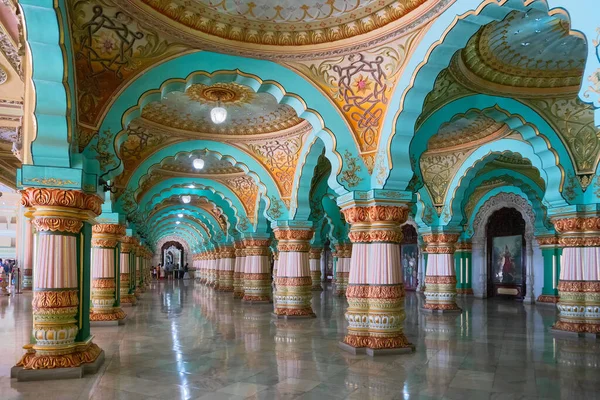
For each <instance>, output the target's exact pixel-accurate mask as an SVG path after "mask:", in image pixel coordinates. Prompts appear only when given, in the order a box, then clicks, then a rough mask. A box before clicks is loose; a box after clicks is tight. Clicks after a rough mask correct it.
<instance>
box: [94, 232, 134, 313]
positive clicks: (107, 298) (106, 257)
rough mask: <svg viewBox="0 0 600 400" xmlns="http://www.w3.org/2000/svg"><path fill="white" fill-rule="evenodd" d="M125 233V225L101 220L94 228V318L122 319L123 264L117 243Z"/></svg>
mask: <svg viewBox="0 0 600 400" xmlns="http://www.w3.org/2000/svg"><path fill="white" fill-rule="evenodd" d="M123 236H125V226H124V225H118V224H98V225H94V227H93V228H92V256H91V259H92V309H91V310H90V321H120V320H123V319H125V317H126V315H125V313H124V312H123V310H121V303H120V301H119V300H120V292H119V291H117V288H118V287H119V285H120V282H118V281H117V280H120V266H119V264H118V263H117V260H119V259H120V258H119V257H117V252H118V249H117V244H118V243H119V240H120V239H121V238H122V237H123Z"/></svg>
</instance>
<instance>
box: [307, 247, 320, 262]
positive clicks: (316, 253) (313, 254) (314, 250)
mask: <svg viewBox="0 0 600 400" xmlns="http://www.w3.org/2000/svg"><path fill="white" fill-rule="evenodd" d="M322 252H323V248H322V247H311V248H310V251H309V253H308V258H309V259H311V260H320V259H321V253H322Z"/></svg>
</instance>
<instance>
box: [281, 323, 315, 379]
mask: <svg viewBox="0 0 600 400" xmlns="http://www.w3.org/2000/svg"><path fill="white" fill-rule="evenodd" d="M274 324H275V337H274V340H275V357H276V358H277V375H278V376H279V377H283V379H287V378H300V376H299V374H300V373H301V372H302V371H301V370H300V368H301V367H302V362H303V361H302V360H303V359H305V358H306V355H307V350H306V348H305V346H302V343H303V342H306V341H307V340H309V339H310V336H309V335H307V334H306V324H305V323H304V322H301V321H294V320H281V319H280V320H277V321H275V322H274Z"/></svg>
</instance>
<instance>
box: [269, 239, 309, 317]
mask: <svg viewBox="0 0 600 400" xmlns="http://www.w3.org/2000/svg"><path fill="white" fill-rule="evenodd" d="M312 237H313V231H312V229H293V228H289V227H277V228H276V229H275V238H276V239H277V240H278V244H277V249H278V250H279V264H278V266H277V279H276V281H275V283H276V290H277V292H276V294H275V298H276V307H275V315H277V316H282V317H290V316H291V317H305V318H314V317H316V315H315V313H314V312H313V310H312V306H311V303H312V279H311V277H310V266H309V261H308V259H309V258H308V252H309V250H310V242H309V241H310V240H311V239H312Z"/></svg>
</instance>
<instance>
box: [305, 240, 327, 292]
mask: <svg viewBox="0 0 600 400" xmlns="http://www.w3.org/2000/svg"><path fill="white" fill-rule="evenodd" d="M322 252H323V249H322V248H321V247H312V248H311V249H310V252H309V253H308V259H309V261H308V262H309V266H310V279H311V280H312V290H313V292H320V291H322V290H323V287H322V286H321V253H322Z"/></svg>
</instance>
